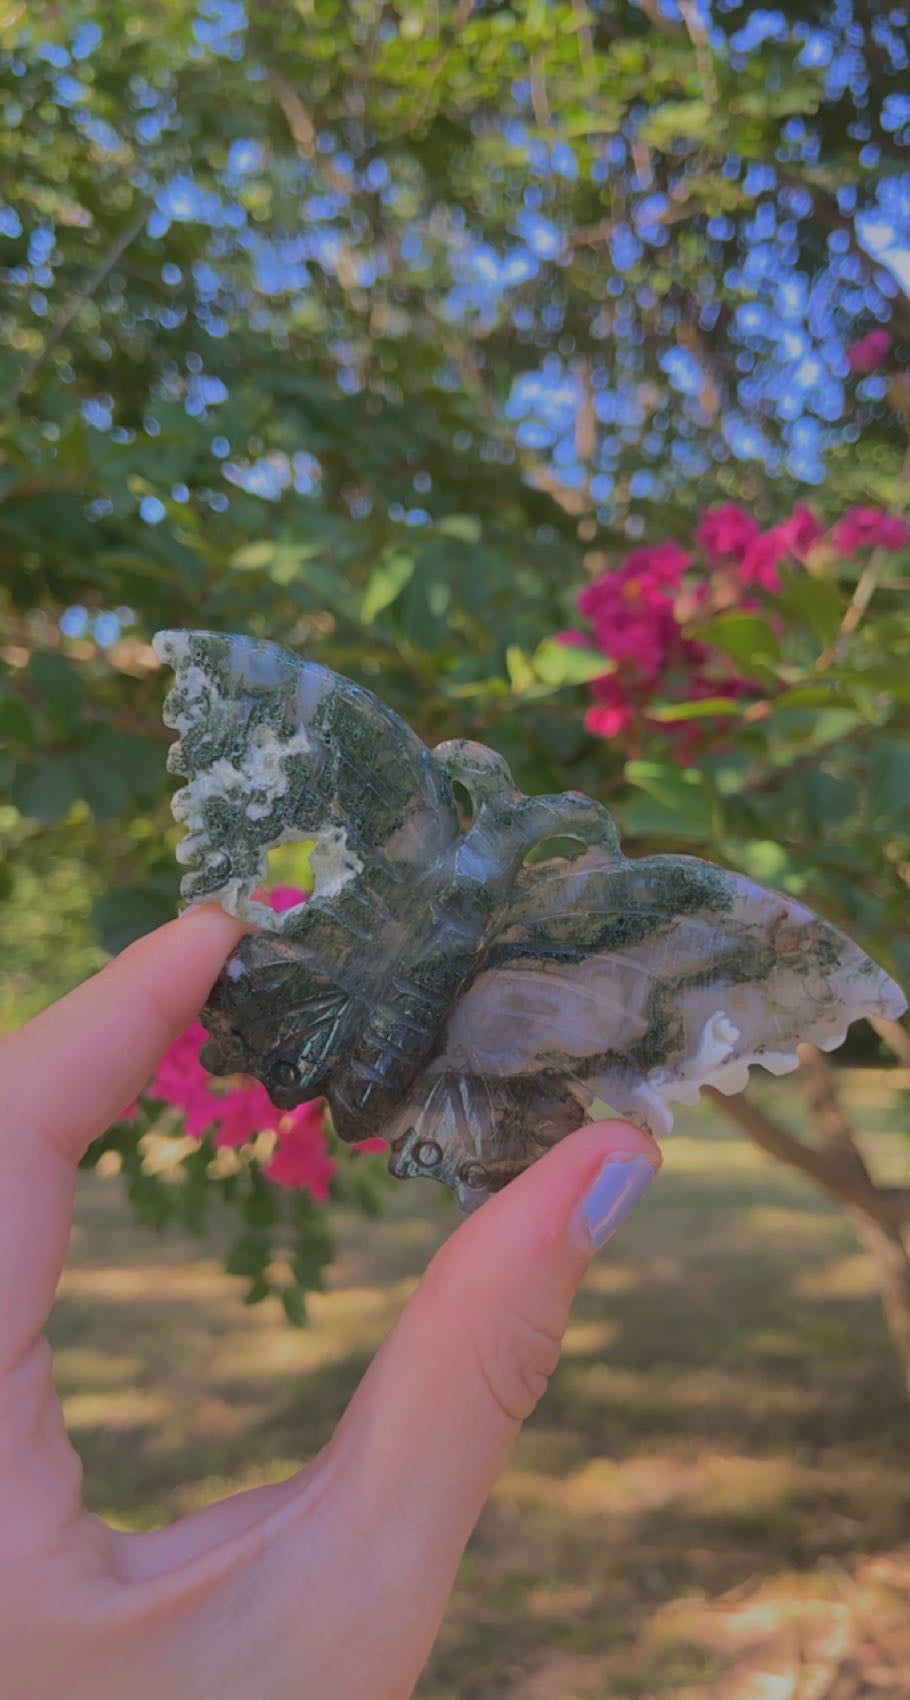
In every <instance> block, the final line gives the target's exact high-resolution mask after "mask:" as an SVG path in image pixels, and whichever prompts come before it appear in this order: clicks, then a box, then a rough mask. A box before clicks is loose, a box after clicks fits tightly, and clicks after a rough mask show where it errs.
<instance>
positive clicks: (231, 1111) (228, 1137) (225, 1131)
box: [187, 1076, 281, 1147]
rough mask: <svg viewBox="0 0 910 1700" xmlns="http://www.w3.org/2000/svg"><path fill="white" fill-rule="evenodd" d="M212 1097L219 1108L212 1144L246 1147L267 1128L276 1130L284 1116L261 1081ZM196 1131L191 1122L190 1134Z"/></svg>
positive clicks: (241, 1077) (188, 1129) (251, 1082)
mask: <svg viewBox="0 0 910 1700" xmlns="http://www.w3.org/2000/svg"><path fill="white" fill-rule="evenodd" d="M238 1078H239V1079H243V1078H244V1077H243V1076H238ZM212 1096H213V1098H214V1100H215V1103H216V1106H217V1109H216V1114H215V1118H214V1120H215V1122H216V1127H215V1131H214V1133H213V1134H212V1142H213V1144H215V1145H219V1146H220V1145H231V1146H234V1147H238V1146H240V1145H246V1144H248V1142H249V1141H250V1140H251V1139H253V1138H254V1137H255V1135H256V1134H257V1133H262V1131H263V1129H264V1128H269V1127H274V1126H275V1123H276V1121H277V1119H278V1117H279V1115H280V1114H281V1112H280V1110H276V1109H275V1107H274V1105H273V1104H272V1101H271V1099H270V1098H269V1095H268V1093H267V1092H266V1089H265V1087H264V1086H262V1085H261V1084H260V1082H259V1081H258V1080H256V1081H250V1082H249V1083H248V1084H245V1085H243V1086H235V1087H234V1088H233V1090H232V1091H230V1092H224V1093H220V1094H218V1095H216V1094H215V1093H213V1094H212ZM193 1131H194V1130H193V1129H192V1128H191V1127H190V1125H189V1122H187V1132H188V1133H192V1132H193Z"/></svg>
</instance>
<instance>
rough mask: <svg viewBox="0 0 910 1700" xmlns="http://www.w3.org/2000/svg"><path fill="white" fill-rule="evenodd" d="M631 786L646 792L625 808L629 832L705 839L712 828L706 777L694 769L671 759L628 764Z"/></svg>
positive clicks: (627, 771)
mask: <svg viewBox="0 0 910 1700" xmlns="http://www.w3.org/2000/svg"><path fill="white" fill-rule="evenodd" d="M626 778H627V780H628V781H629V783H630V785H634V786H636V787H637V788H638V789H639V790H640V791H644V792H645V793H646V799H647V801H646V799H644V798H633V799H632V801H631V802H630V803H629V804H628V805H627V807H626V809H625V810H624V814H623V819H624V823H625V828H626V831H627V832H631V833H633V834H636V835H647V834H650V833H659V834H660V835H661V836H664V835H667V834H669V836H671V837H676V838H698V839H701V838H704V837H706V836H707V834H708V833H709V831H710V829H711V824H712V808H711V799H710V797H709V795H708V792H707V789H706V786H705V782H704V779H703V777H702V775H701V774H700V773H697V772H695V771H694V770H693V769H691V768H688V769H687V768H680V767H677V766H676V765H675V764H672V763H670V762H656V761H630V762H627V763H626Z"/></svg>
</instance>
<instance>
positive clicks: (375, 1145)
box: [351, 1138, 388, 1151]
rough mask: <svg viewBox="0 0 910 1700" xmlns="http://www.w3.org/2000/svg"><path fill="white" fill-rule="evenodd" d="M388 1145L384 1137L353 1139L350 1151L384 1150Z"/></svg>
mask: <svg viewBox="0 0 910 1700" xmlns="http://www.w3.org/2000/svg"><path fill="white" fill-rule="evenodd" d="M387 1149H388V1146H387V1144H386V1141H385V1140H384V1139H375V1138H373V1139H355V1140H354V1143H353V1144H352V1146H351V1150H352V1151H386V1150H387Z"/></svg>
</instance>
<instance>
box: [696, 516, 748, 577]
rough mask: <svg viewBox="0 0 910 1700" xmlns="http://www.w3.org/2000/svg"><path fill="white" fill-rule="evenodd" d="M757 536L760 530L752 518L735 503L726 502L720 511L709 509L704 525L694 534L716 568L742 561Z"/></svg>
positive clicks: (703, 521)
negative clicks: (725, 563) (726, 563)
mask: <svg viewBox="0 0 910 1700" xmlns="http://www.w3.org/2000/svg"><path fill="white" fill-rule="evenodd" d="M757 536H758V526H757V525H756V523H755V520H754V519H753V518H752V516H751V514H747V513H746V511H745V509H744V508H740V507H738V506H737V504H736V503H735V502H726V503H725V504H724V505H723V506H722V507H719V508H708V509H706V511H705V512H704V513H703V514H702V516H701V524H700V525H699V527H698V530H697V531H696V533H695V541H696V543H697V544H698V545H699V547H700V548H701V549H703V550H704V552H705V554H706V555H707V557H708V560H709V561H710V562H711V565H712V566H714V567H719V566H720V565H721V564H722V563H724V562H729V561H740V560H742V557H743V555H744V554H745V552H746V550H747V548H748V547H749V544H750V543H751V542H752V540H753V538H755V537H757Z"/></svg>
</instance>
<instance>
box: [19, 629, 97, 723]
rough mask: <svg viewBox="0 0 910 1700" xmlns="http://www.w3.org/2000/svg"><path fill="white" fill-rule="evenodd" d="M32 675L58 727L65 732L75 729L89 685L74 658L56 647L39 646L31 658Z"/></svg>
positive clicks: (29, 665)
mask: <svg viewBox="0 0 910 1700" xmlns="http://www.w3.org/2000/svg"><path fill="white" fill-rule="evenodd" d="M28 676H29V678H30V679H31V682H32V685H33V687H34V690H35V694H36V696H37V698H38V700H39V702H40V703H41V706H42V708H43V709H44V711H45V713H46V714H47V717H48V719H49V721H50V722H51V725H52V726H53V727H54V730H55V731H57V732H60V733H63V734H64V735H69V734H71V733H72V732H74V731H75V729H76V727H77V725H78V722H79V718H80V715H81V713H82V703H83V699H84V697H85V686H84V684H83V681H82V678H81V676H80V674H79V673H78V672H77V671H76V668H75V667H74V666H73V664H72V662H71V661H68V660H67V658H66V656H65V655H58V654H56V652H54V651H52V650H47V649H38V650H36V651H35V653H34V654H33V655H32V656H31V658H30V660H29V664H28Z"/></svg>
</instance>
